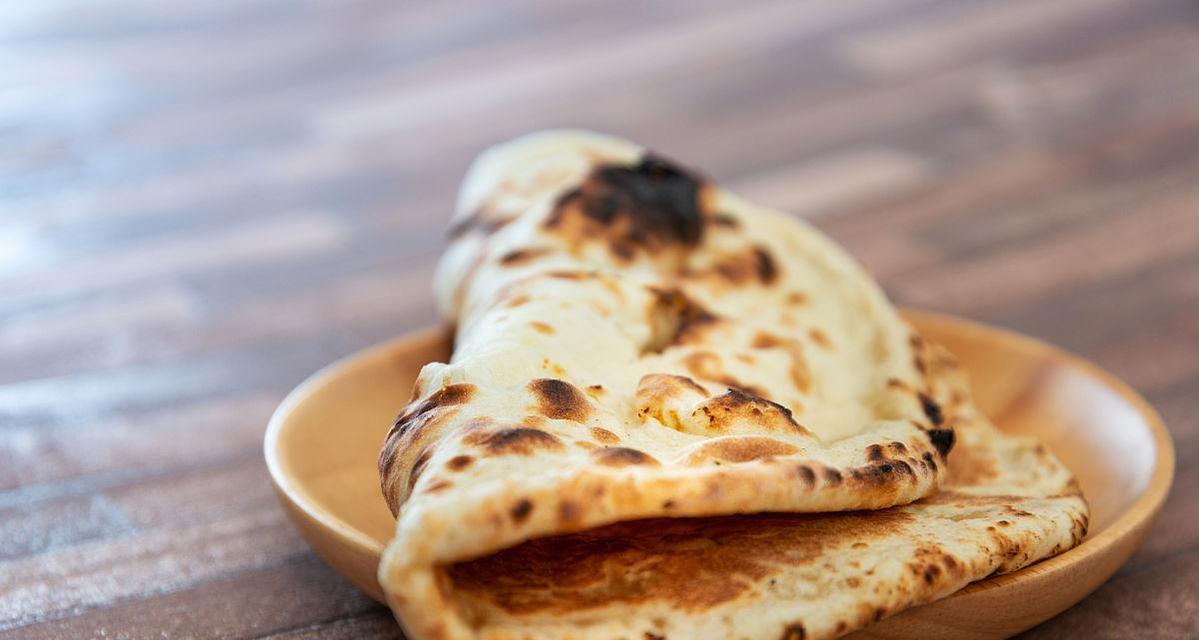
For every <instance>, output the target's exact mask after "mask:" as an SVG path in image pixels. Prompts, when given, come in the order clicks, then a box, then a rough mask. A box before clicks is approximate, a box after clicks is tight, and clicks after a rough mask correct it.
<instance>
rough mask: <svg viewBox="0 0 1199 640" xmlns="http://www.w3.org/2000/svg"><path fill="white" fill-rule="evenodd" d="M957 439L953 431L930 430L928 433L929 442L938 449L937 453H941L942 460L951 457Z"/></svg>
mask: <svg viewBox="0 0 1199 640" xmlns="http://www.w3.org/2000/svg"><path fill="white" fill-rule="evenodd" d="M955 439H956V436H954V433H953V429H929V431H928V440H929V442H932V444H933V447H935V448H936V449H937V453H940V454H941V457H942V458H944V457H945V456H947V455H949V452H950V451H951V450H952V449H953V443H954V440H955Z"/></svg>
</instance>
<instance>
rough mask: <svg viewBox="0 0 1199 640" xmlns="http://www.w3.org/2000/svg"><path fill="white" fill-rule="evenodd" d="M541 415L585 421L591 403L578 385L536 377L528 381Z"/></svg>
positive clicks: (557, 418)
mask: <svg viewBox="0 0 1199 640" xmlns="http://www.w3.org/2000/svg"><path fill="white" fill-rule="evenodd" d="M529 390H530V391H531V392H532V393H533V397H534V398H535V399H536V400H537V407H538V410H539V411H540V412H541V415H543V416H545V417H547V418H553V419H556V420H572V421H574V422H585V421H586V420H587V417H588V416H590V415H591V403H590V402H589V401H588V400H587V396H586V394H584V393H583V392H582V391H580V390H579V388H578V387H576V386H574V385H573V384H571V383H569V382H566V381H565V380H559V379H557V378H538V379H536V380H533V381H532V382H530V383H529Z"/></svg>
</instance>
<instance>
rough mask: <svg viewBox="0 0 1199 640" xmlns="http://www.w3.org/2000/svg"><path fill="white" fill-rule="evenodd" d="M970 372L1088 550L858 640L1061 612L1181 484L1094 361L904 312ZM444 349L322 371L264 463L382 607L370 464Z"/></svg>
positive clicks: (434, 334)
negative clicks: (1080, 507) (1033, 451)
mask: <svg viewBox="0 0 1199 640" xmlns="http://www.w3.org/2000/svg"><path fill="white" fill-rule="evenodd" d="M905 315H906V317H907V318H908V319H909V320H910V321H911V322H912V323H913V324H914V325H915V326H916V327H917V328H918V329H919V330H920V331H921V332H922V333H923V334H925V335H926V336H928V337H929V338H932V339H934V340H937V341H939V342H941V343H942V344H944V345H945V346H947V347H949V348H950V349H951V350H952V351H953V352H954V353H956V354H957V355H958V357H959V358H960V359H961V360H962V363H963V364H964V365H965V366H966V368H967V370H968V371H969V372H970V376H971V380H972V382H973V386H974V392H975V396H976V398H977V400H978V403H979V406H980V407H981V408H982V410H983V411H984V412H985V413H986V414H987V415H989V416H990V417H991V418H992V419H993V420H994V421H995V422H996V423H997V424H998V425H999V426H1000V428H1002V429H1003V430H1005V431H1008V432H1013V433H1028V434H1035V435H1037V436H1038V437H1040V438H1041V439H1042V440H1043V441H1044V442H1045V443H1047V444H1048V445H1049V446H1050V447H1051V448H1052V449H1053V451H1054V452H1055V453H1056V454H1057V455H1058V456H1059V457H1060V458H1061V459H1062V461H1063V462H1065V463H1066V465H1067V466H1069V467H1070V469H1071V470H1072V471H1073V472H1074V473H1075V475H1077V476H1078V479H1079V481H1080V482H1081V483H1082V488H1083V491H1084V492H1085V493H1086V496H1087V498H1088V500H1090V503H1091V531H1090V535H1089V536H1088V537H1087V540H1086V541H1085V542H1084V543H1083V544H1082V545H1080V546H1078V547H1076V548H1075V549H1072V550H1070V551H1068V552H1066V553H1064V554H1062V555H1060V556H1057V557H1055V558H1051V559H1049V560H1046V561H1044V562H1041V563H1038V564H1035V565H1033V566H1031V567H1028V568H1025V569H1024V570H1022V571H1018V572H1016V573H1012V574H1008V575H1004V576H998V577H995V578H991V579H988V580H983V581H981V582H977V583H974V584H972V585H970V586H968V587H966V588H965V589H964V590H962V591H960V592H958V593H956V594H954V595H952V596H950V597H949V598H946V599H944V600H941V601H939V602H935V603H932V604H929V605H925V606H922V607H917V608H914V609H910V610H908V611H905V612H903V613H901V614H899V615H896V616H894V617H891V618H888V619H886V620H883V621H881V622H879V623H877V624H875V625H872V626H871V627H869V628H867V629H865V630H863V631H860V632H858V634H857V635H855V636H854V637H855V638H919V639H920V640H929V639H930V638H950V637H952V638H999V637H1006V636H1009V635H1012V634H1015V633H1018V632H1020V631H1023V630H1025V629H1028V628H1030V627H1032V626H1034V625H1036V624H1038V623H1040V622H1043V621H1045V620H1047V619H1049V618H1051V617H1053V616H1054V615H1056V614H1058V613H1060V612H1061V611H1063V610H1065V609H1066V608H1067V607H1069V606H1071V605H1073V604H1074V603H1076V602H1078V601H1079V600H1081V599H1082V598H1083V597H1084V596H1086V595H1087V594H1088V593H1090V592H1091V591H1093V590H1094V589H1095V588H1097V587H1098V586H1099V585H1100V584H1102V583H1103V582H1104V581H1105V580H1107V579H1108V578H1109V577H1110V576H1111V575H1112V573H1114V572H1115V571H1116V569H1118V568H1119V567H1120V565H1122V564H1123V563H1124V562H1125V561H1126V560H1127V559H1128V557H1129V556H1130V555H1131V554H1132V552H1133V551H1134V550H1135V549H1136V548H1137V546H1139V545H1140V544H1141V541H1142V540H1143V539H1144V538H1145V535H1146V534H1147V533H1148V531H1149V529H1150V527H1151V526H1152V525H1153V522H1154V521H1155V520H1156V518H1157V515H1158V513H1159V511H1160V510H1161V506H1162V502H1163V501H1164V500H1165V497H1166V493H1167V491H1168V490H1169V488H1170V482H1171V480H1172V479H1173V475H1174V448H1173V445H1172V443H1171V442H1170V436H1169V434H1168V433H1167V431H1166V429H1165V426H1164V425H1163V424H1162V422H1161V418H1159V417H1158V415H1157V414H1156V413H1155V412H1154V410H1153V409H1152V408H1151V407H1150V406H1149V405H1148V404H1147V403H1146V402H1145V400H1144V399H1142V398H1141V396H1140V395H1138V394H1137V393H1136V392H1135V391H1133V390H1132V389H1130V388H1129V387H1128V386H1126V385H1125V384H1124V383H1122V382H1120V381H1119V380H1117V379H1116V378H1114V377H1113V376H1112V375H1110V374H1108V373H1106V372H1105V371H1103V370H1101V369H1099V368H1098V367H1096V366H1095V365H1093V364H1090V363H1088V362H1085V361H1083V360H1081V359H1079V358H1076V357H1074V356H1071V355H1069V354H1066V353H1064V352H1062V351H1059V350H1057V349H1055V348H1053V347H1050V346H1049V345H1046V344H1044V343H1041V342H1038V341H1036V340H1033V339H1031V338H1027V337H1024V336H1020V335H1016V334H1013V333H1008V332H1005V331H1001V330H998V329H994V328H990V327H986V326H983V325H979V324H975V323H971V322H966V321H963V320H958V319H954V318H950V317H947V316H941V315H935V314H929V313H917V312H907V313H906V314H905ZM448 352H449V339H448V337H447V336H446V335H445V334H444V333H442V332H441V331H439V330H436V329H428V330H425V331H421V332H419V333H415V334H411V335H408V336H404V337H401V338H398V339H396V340H392V341H390V342H386V343H383V344H380V345H378V346H375V347H372V348H370V349H367V350H365V351H363V352H360V353H358V354H355V355H352V356H350V357H348V358H346V359H344V360H341V361H339V362H336V363H334V364H332V365H330V366H329V367H327V368H326V369H324V370H323V371H320V372H318V373H317V374H315V375H313V376H312V377H311V378H309V379H308V380H307V381H306V382H304V383H303V384H301V385H300V386H299V387H297V388H296V389H295V390H294V391H293V392H292V393H291V394H290V395H289V396H288V397H287V399H286V400H284V401H283V404H282V405H280V407H279V408H278V410H276V412H275V415H274V416H273V417H272V418H271V422H270V426H269V427H268V428H267V433H266V442H265V449H266V462H267V466H268V467H269V468H270V472H271V477H272V478H273V479H274V482H275V488H276V491H277V493H278V495H279V499H280V501H281V502H282V503H283V506H284V508H285V509H286V510H287V512H288V515H289V516H290V517H291V519H292V521H293V522H295V524H296V526H297V527H299V529H300V532H301V533H302V534H303V536H304V538H305V539H307V540H308V542H309V544H311V545H312V547H313V548H314V549H315V550H316V552H317V553H318V554H320V556H321V557H322V558H324V560H325V562H327V563H329V565H330V566H332V567H333V568H334V569H336V570H337V571H338V572H340V573H341V574H342V575H343V576H345V577H346V579H348V580H349V581H350V582H352V583H354V584H355V585H357V586H358V587H359V588H361V589H362V590H363V591H366V592H367V593H369V594H370V595H371V596H373V597H374V598H375V599H377V600H379V601H382V600H383V597H382V592H381V589H380V588H379V585H378V583H377V582H376V581H375V569H376V567H377V566H378V563H379V556H380V553H381V552H382V550H383V545H384V544H385V543H386V542H387V540H388V539H389V538H390V537H391V535H392V528H393V520H392V517H391V514H390V513H388V511H387V507H386V506H385V505H384V503H383V498H382V495H381V494H380V491H379V482H378V472H377V471H376V469H375V457H376V455H377V454H378V451H379V447H380V445H381V443H382V441H383V437H384V434H385V433H386V431H387V429H388V427H389V426H390V424H391V422H392V420H393V418H394V416H395V415H396V414H397V413H399V410H400V408H401V407H402V406H403V405H404V403H405V401H406V400H407V399H408V395H409V390H410V389H411V387H412V382H413V380H414V379H415V378H416V375H417V372H418V371H420V368H421V366H422V365H424V364H425V363H426V362H431V361H434V360H442V361H444V360H445V358H446V356H447V355H448Z"/></svg>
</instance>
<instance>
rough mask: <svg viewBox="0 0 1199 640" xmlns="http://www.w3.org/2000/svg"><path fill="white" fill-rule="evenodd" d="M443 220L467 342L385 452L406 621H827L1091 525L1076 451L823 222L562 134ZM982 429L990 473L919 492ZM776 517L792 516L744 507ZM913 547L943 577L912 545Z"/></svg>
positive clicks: (450, 310) (454, 306) (506, 628)
mask: <svg viewBox="0 0 1199 640" xmlns="http://www.w3.org/2000/svg"><path fill="white" fill-rule="evenodd" d="M451 236H452V238H453V241H452V242H451V245H450V247H449V249H448V251H447V253H446V255H445V257H444V258H443V260H442V263H441V265H440V267H439V271H438V278H437V293H438V296H439V302H440V305H441V310H442V312H443V315H444V317H445V319H446V320H447V321H449V322H451V323H454V324H455V325H456V327H457V331H456V344H455V349H454V353H453V356H452V358H451V361H450V362H449V363H445V364H443V363H433V364H430V365H427V366H426V367H425V368H424V369H423V370H422V371H421V374H420V376H419V378H418V380H417V383H416V387H415V389H414V391H413V397H412V400H411V402H410V403H409V404H408V406H407V407H406V408H405V409H404V411H403V413H401V415H400V417H399V418H398V419H397V421H396V424H395V426H394V427H393V429H392V430H391V432H390V433H389V435H388V438H387V440H386V443H385V445H384V448H383V451H382V453H381V455H380V459H379V466H380V473H381V476H382V484H383V492H384V496H385V497H386V499H387V502H388V505H389V506H390V508H391V509H392V511H393V513H395V514H396V515H397V530H396V537H395V539H394V540H393V541H392V542H391V544H390V545H389V546H388V549H387V552H386V554H385V557H384V560H383V564H382V566H381V568H380V581H381V583H382V585H383V587H384V589H385V590H386V591H387V594H388V598H389V601H390V604H391V606H392V608H393V609H394V610H395V612H396V613H397V616H398V617H399V619H400V620H401V622H402V623H403V625H404V626H405V628H406V629H407V630H408V632H409V633H410V634H411V635H412V636H413V637H414V638H525V637H529V638H567V637H575V638H614V637H628V638H638V639H644V638H660V637H678V638H700V637H713V638H716V637H721V638H723V637H726V636H728V635H730V634H732V635H735V636H737V637H742V636H748V637H763V638H767V637H769V638H774V637H779V636H780V634H785V633H790V632H789V631H786V630H788V629H791V630H798V631H797V633H799V634H800V635H797V636H794V637H823V636H829V635H833V634H836V633H842V632H845V631H847V630H849V629H853V628H856V627H858V626H860V625H861V624H863V623H864V621H867V620H868V619H870V618H871V616H874V615H883V614H885V613H890V612H893V611H896V610H899V609H901V608H903V607H905V606H909V605H911V604H913V603H916V602H921V601H923V600H927V599H930V598H934V597H938V596H940V595H944V594H945V593H948V592H950V591H952V590H953V589H956V588H958V587H960V586H961V585H963V584H965V583H966V582H968V581H970V580H974V579H978V578H981V577H983V576H985V575H987V574H989V573H991V572H993V571H995V570H1011V569H1013V568H1016V567H1017V566H1021V565H1022V564H1024V563H1027V562H1030V561H1033V560H1036V559H1038V558H1041V557H1044V556H1046V555H1048V554H1050V553H1052V552H1054V551H1058V550H1061V549H1064V548H1068V547H1069V546H1071V545H1072V544H1074V543H1075V542H1076V540H1077V538H1079V537H1080V536H1081V533H1079V530H1080V526H1082V527H1085V514H1086V511H1085V507H1084V506H1080V505H1082V504H1083V503H1082V502H1081V499H1080V498H1079V497H1078V492H1077V488H1076V486H1074V485H1073V484H1072V481H1071V479H1070V477H1069V474H1068V473H1067V472H1066V471H1065V470H1064V469H1063V468H1062V467H1061V465H1060V464H1058V463H1057V462H1056V461H1055V460H1054V459H1053V458H1052V456H1050V455H1049V454H1048V453H1045V452H1044V450H1043V449H1039V450H1038V449H1037V448H1036V447H1035V445H1032V444H1029V443H1025V442H1018V441H1013V440H1009V439H1005V438H1004V437H1003V436H1001V435H1000V434H999V433H998V432H996V431H995V430H994V429H993V428H992V427H990V426H989V425H987V424H986V423H985V420H983V419H981V417H979V416H978V415H977V413H976V412H975V411H974V409H973V407H972V405H971V403H970V400H969V394H968V391H967V389H966V387H965V385H964V383H963V382H962V380H961V376H960V374H959V373H958V369H957V367H956V365H955V364H954V362H953V359H952V357H951V356H949V355H948V354H947V353H945V352H944V351H942V350H940V349H939V348H937V347H936V346H935V345H931V344H928V343H927V342H926V341H924V340H921V339H920V337H919V336H918V335H916V334H915V333H914V332H912V330H911V329H910V328H909V327H908V326H907V325H906V324H905V323H904V322H903V321H902V320H901V319H900V318H899V317H898V315H897V313H896V311H895V310H894V308H893V307H892V306H891V305H890V304H889V303H888V301H887V300H886V298H885V297H884V295H883V294H882V292H881V291H880V290H879V288H878V287H877V285H875V283H874V282H873V281H872V280H871V279H870V278H869V276H867V275H866V274H865V273H864V272H863V270H862V269H861V268H860V267H859V266H858V265H857V264H856V263H855V262H854V261H853V260H852V259H851V258H849V257H848V256H847V255H846V254H845V253H844V252H843V251H842V250H841V249H840V248H839V247H837V246H836V245H835V244H833V243H832V242H831V241H829V240H828V239H827V238H825V237H824V236H823V235H821V234H820V233H819V232H817V231H815V230H814V229H812V228H810V227H808V226H807V225H804V224H802V223H800V222H798V221H796V220H793V219H790V218H787V217H785V216H783V215H781V214H778V213H774V212H771V211H767V210H763V209H760V208H757V207H755V206H753V205H751V204H749V203H747V202H745V201H742V200H740V199H738V198H737V197H735V196H734V195H732V194H730V193H728V192H726V191H723V190H721V189H719V188H717V187H715V186H714V185H712V184H710V183H708V182H706V181H705V180H703V179H702V178H700V177H698V176H697V175H696V174H694V173H692V172H690V171H688V170H685V169H682V168H680V167H679V166H677V165H675V164H674V163H671V162H669V161H667V160H664V159H662V158H660V157H658V156H655V155H653V154H650V153H647V152H646V151H645V150H643V149H641V148H640V147H638V146H636V145H634V144H632V143H629V142H625V141H622V140H618V139H614V138H609V137H603V136H598V135H595V134H588V133H582V132H551V133H543V134H537V135H533V136H528V137H526V138H522V139H519V140H516V141H513V142H510V143H507V144H505V145H502V146H500V147H497V148H495V149H492V150H490V151H488V152H487V153H485V154H484V155H483V156H482V157H481V158H480V159H479V160H478V161H477V162H476V164H475V165H474V166H473V167H472V169H471V171H470V173H469V175H468V176H467V179H466V181H465V183H464V185H463V189H462V192H461V194H460V200H459V204H458V211H457V215H456V218H455V221H454V225H453V229H452V231H451ZM963 426H968V427H969V428H968V431H967V433H963V434H962V435H961V438H962V439H963V440H964V441H967V440H968V444H969V449H968V450H969V451H971V452H972V453H970V454H969V455H970V457H971V459H973V460H975V461H976V462H978V461H987V460H989V461H991V462H992V463H994V464H991V466H990V467H987V466H986V465H985V464H983V463H982V462H978V463H977V464H970V465H967V466H968V467H969V468H971V469H974V470H975V471H977V472H978V473H976V474H975V475H977V476H978V477H979V478H981V479H982V480H984V482H981V483H976V484H971V483H969V482H963V481H959V482H958V483H957V485H958V486H957V488H955V489H954V490H953V492H950V493H946V492H942V493H941V494H938V495H937V496H936V497H935V498H933V499H931V500H925V501H924V502H920V503H917V504H909V503H913V502H914V501H917V500H920V499H922V498H927V497H928V496H930V495H932V494H934V493H935V492H936V491H937V489H938V487H939V486H940V485H941V484H942V482H943V481H944V480H945V479H946V477H947V474H948V473H950V472H949V471H948V470H947V456H948V455H949V452H950V451H951V449H952V448H953V446H954V442H955V432H954V427H958V428H962V427H963ZM1038 451H1040V453H1037V452H1038ZM1030 452H1032V453H1030ZM960 455H962V454H959V456H960ZM1017 463H1018V464H1017ZM984 468H986V469H989V470H990V471H988V473H992V475H994V477H987V476H986V474H984V473H982V472H981V470H982V469H984ZM1011 474H1014V475H1011ZM996 490H999V491H1000V493H995V491H996ZM1029 500H1031V501H1034V502H1035V501H1037V500H1040V501H1042V502H1035V504H1033V503H1028V504H1026V501H1029ZM1042 503H1043V504H1042ZM901 505H909V506H901ZM888 507H895V508H893V509H889V510H887V511H880V512H871V513H868V514H861V513H855V514H854V515H844V516H811V515H798V514H814V513H823V512H842V511H854V510H875V509H886V508H888ZM1005 507H1006V508H1011V509H1013V510H1015V511H1020V512H1021V513H1027V514H1029V515H1028V516H1021V517H1020V518H1017V517H1016V516H1012V517H1010V518H1006V519H1004V518H1001V517H999V516H997V515H996V514H999V513H1004V512H1003V509H1004V508H1005ZM1042 507H1043V508H1042ZM760 512H786V513H788V514H792V515H786V516H779V515H771V516H763V515H760V516H739V517H728V516H733V515H734V514H754V513H760ZM993 516H994V517H993ZM713 517H715V518H713ZM663 518H671V519H669V520H667V519H663ZM1000 519H1003V520H1004V521H1005V522H1008V523H1009V524H1007V525H1001V524H997V522H998V520H1000ZM1080 522H1081V523H1083V524H1082V525H1080V524H1079V523H1080ZM985 527H992V528H995V527H1004V530H1003V531H1000V530H999V529H995V535H994V536H990V534H991V533H992V532H990V531H988V530H987V529H986V528H985ZM988 536H990V537H988ZM988 539H994V540H998V541H1001V542H995V543H994V544H993V545H991V546H987V545H986V544H984V542H985V540H988ZM876 540H877V541H879V542H880V544H884V545H886V546H884V547H881V548H885V549H887V550H888V554H887V557H886V558H882V557H876V556H877V554H879V552H880V547H876V548H873V549H872V548H871V547H870V545H871V544H872V543H873V542H874V541H876ZM858 543H862V544H866V545H867V546H866V547H865V548H862V547H857V546H854V545H856V544H858ZM813 545H815V546H813ZM705 549H707V550H706V551H705ZM932 549H938V550H940V551H938V553H940V554H941V555H939V556H936V557H935V558H934V557H933V556H931V555H929V554H930V553H931V551H930V550H932ZM622 550H623V551H622ZM678 553H682V554H683V556H685V557H687V558H690V559H691V560H690V561H687V562H684V561H682V560H680V561H679V562H674V561H669V560H668V559H669V558H673V557H676V556H677V554H678ZM915 554H923V555H922V556H920V557H921V558H922V559H921V561H920V562H916V560H913V562H916V564H914V565H913V566H916V565H919V566H920V567H922V569H921V570H923V568H926V567H930V566H934V565H936V566H938V567H941V568H940V569H939V570H938V575H937V576H936V578H937V579H935V580H931V581H925V579H924V578H922V577H920V576H917V577H919V578H920V580H917V579H916V578H913V577H911V576H909V575H907V574H905V573H904V572H903V571H900V570H898V569H896V568H895V566H892V565H891V564H890V563H892V562H893V561H896V560H898V561H902V560H903V559H904V558H909V557H910V558H916V555H915ZM683 556H679V557H680V558H682V557H683ZM926 556H927V557H926ZM950 558H952V560H950ZM876 564H878V567H877V568H875V569H873V570H871V567H874V566H875V565H876ZM884 565H885V566H884ZM930 571H931V569H930ZM868 572H869V573H868ZM912 575H915V574H912ZM851 579H852V580H853V581H854V582H855V583H856V584H858V585H867V586H866V587H864V588H865V589H866V591H857V590H856V589H857V587H854V588H853V589H850V588H849V587H847V586H846V585H847V584H848V582H846V581H849V580H851ZM705 580H706V582H705ZM667 585H670V586H669V587H667ZM704 585H706V586H704ZM922 585H923V586H922ZM717 587H719V588H717ZM901 592H902V593H901ZM672 594H673V595H672ZM868 594H873V595H870V597H867V595H868ZM880 594H883V595H880ZM905 594H906V595H905ZM876 602H877V605H876V604H874V603H876ZM838 603H840V604H838ZM842 605H844V606H842ZM864 606H869V607H873V608H871V609H870V611H869V615H865V614H863V615H859V614H860V613H861V611H865V610H864V609H861V607H864ZM879 612H882V613H879ZM742 614H744V617H743V616H742ZM783 623H785V624H783ZM780 625H782V626H780ZM804 634H808V635H806V636H805V635H804ZM783 637H788V636H785V635H784V636H783Z"/></svg>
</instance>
